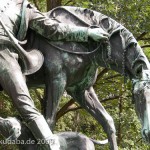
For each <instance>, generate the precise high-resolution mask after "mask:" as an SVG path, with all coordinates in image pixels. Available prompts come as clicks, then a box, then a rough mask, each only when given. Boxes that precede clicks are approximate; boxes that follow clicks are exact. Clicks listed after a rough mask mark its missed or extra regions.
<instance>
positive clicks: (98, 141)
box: [90, 138, 108, 145]
mask: <svg viewBox="0 0 150 150" xmlns="http://www.w3.org/2000/svg"><path fill="white" fill-rule="evenodd" d="M90 140H91V141H92V142H93V143H94V144H98V145H105V144H107V143H108V139H106V140H102V141H101V140H94V139H91V138H90Z"/></svg>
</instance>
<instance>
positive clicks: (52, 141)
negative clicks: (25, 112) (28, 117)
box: [27, 116, 60, 150]
mask: <svg viewBox="0 0 150 150" xmlns="http://www.w3.org/2000/svg"><path fill="white" fill-rule="evenodd" d="M27 126H28V128H29V129H30V131H31V132H32V134H33V135H34V137H35V138H36V140H37V142H38V150H60V144H59V138H58V136H56V135H54V134H53V133H52V132H51V130H50V128H49V126H48V124H47V122H46V121H45V119H44V117H43V116H40V117H38V118H36V119H34V120H32V121H31V122H29V123H28V124H27Z"/></svg>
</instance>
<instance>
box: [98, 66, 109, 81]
mask: <svg viewBox="0 0 150 150" xmlns="http://www.w3.org/2000/svg"><path fill="white" fill-rule="evenodd" d="M108 70H109V69H107V68H105V69H103V70H102V71H101V72H100V73H99V74H98V76H97V81H98V80H99V79H101V78H102V76H103V75H104V74H105V73H106V72H108Z"/></svg>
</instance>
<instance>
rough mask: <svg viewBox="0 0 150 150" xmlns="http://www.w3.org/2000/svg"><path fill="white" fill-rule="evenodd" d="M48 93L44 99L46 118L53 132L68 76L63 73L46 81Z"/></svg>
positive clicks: (46, 92)
mask: <svg viewBox="0 0 150 150" xmlns="http://www.w3.org/2000/svg"><path fill="white" fill-rule="evenodd" d="M46 82H47V83H46V91H45V99H44V107H43V108H44V117H45V118H46V120H47V122H48V124H49V126H50V127H51V130H53V127H54V126H55V120H56V113H57V108H58V104H59V100H60V98H61V96H62V95H63V93H64V90H65V86H66V76H65V74H63V73H60V74H57V75H55V76H53V77H50V78H49V79H47V80H46Z"/></svg>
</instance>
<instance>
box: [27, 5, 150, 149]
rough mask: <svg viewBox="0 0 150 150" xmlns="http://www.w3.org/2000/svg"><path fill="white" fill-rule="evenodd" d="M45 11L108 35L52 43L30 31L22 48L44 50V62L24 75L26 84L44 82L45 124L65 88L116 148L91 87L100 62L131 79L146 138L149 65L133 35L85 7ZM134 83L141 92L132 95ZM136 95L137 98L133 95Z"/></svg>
mask: <svg viewBox="0 0 150 150" xmlns="http://www.w3.org/2000/svg"><path fill="white" fill-rule="evenodd" d="M46 15H47V16H48V17H50V18H52V19H55V20H57V21H58V22H65V23H68V24H72V25H76V26H86V27H87V26H88V27H89V28H90V27H91V28H97V27H99V28H102V29H103V30H104V31H106V32H107V33H108V34H109V41H108V42H101V43H96V42H93V41H92V40H89V43H76V42H65V41H57V42H56V41H47V40H46V39H44V38H43V37H41V36H40V35H37V34H36V33H34V32H33V31H32V30H30V32H29V34H28V37H27V39H28V43H27V45H26V46H25V48H26V49H30V48H35V49H38V50H40V51H41V52H42V54H43V55H44V64H43V66H42V68H41V69H40V70H39V71H37V72H36V73H34V74H32V75H29V76H26V80H27V84H28V85H29V87H43V86H44V87H45V101H44V115H45V118H46V120H47V122H48V123H49V125H50V127H52V128H53V126H54V124H55V117H56V112H57V107H58V104H59V100H60V98H61V96H62V95H63V93H64V91H65V90H66V91H67V93H68V94H69V95H71V96H72V97H73V98H74V100H76V102H78V103H79V104H80V105H81V106H82V107H83V108H84V109H86V110H87V111H88V112H89V113H90V114H91V115H92V116H93V117H94V118H95V119H96V120H97V121H98V122H99V123H100V124H101V125H102V127H103V129H104V131H105V132H106V133H107V136H108V140H109V143H110V149H111V150H117V149H118V148H117V142H116V131H115V125H114V122H113V119H112V117H111V116H110V115H109V114H108V113H107V111H106V110H105V109H104V107H103V106H102V104H101V103H100V101H99V100H98V97H97V95H96V93H95V91H94V89H93V84H94V83H95V81H96V76H97V69H98V67H99V66H101V67H106V68H109V69H112V70H115V71H117V72H119V73H120V74H122V75H124V76H126V77H128V78H129V79H130V80H132V81H133V95H134V98H135V104H136V106H137V107H136V108H137V109H136V110H137V113H138V114H139V116H140V117H141V118H142V120H144V121H142V126H143V137H144V138H145V140H146V141H149V136H150V129H149V128H150V122H149V119H150V117H149V114H148V113H147V112H145V110H147V111H150V109H149V103H148V102H149V94H150V90H149V86H148V84H149V83H150V82H149V78H148V76H150V65H149V62H148V59H147V58H146V56H145V54H144V53H143V51H142V49H141V47H140V46H139V45H138V43H137V41H136V40H135V38H134V37H133V35H132V34H131V33H130V32H129V31H128V30H127V29H126V28H125V27H124V26H122V25H120V24H119V23H117V22H116V21H115V20H113V19H111V18H109V17H107V16H105V15H103V14H101V13H98V12H96V11H92V10H89V9H84V8H78V7H58V8H55V9H53V10H52V11H50V12H48V13H47V14H46ZM147 70H148V71H147ZM143 82H144V84H143ZM140 84H142V86H140ZM145 84H146V85H145ZM143 85H144V86H143ZM139 86H140V87H141V88H140V89H141V90H142V91H143V92H142V93H140V94H142V96H141V97H138V98H137V99H136V95H137V93H138V90H139V89H138V87H139ZM143 87H144V88H143ZM145 92H146V94H145ZM143 97H144V98H145V99H146V102H145V101H144V102H143V103H142V104H143V105H144V106H145V103H146V106H145V107H144V109H141V107H142V106H141V105H139V103H140V102H141V101H142V98H143ZM139 98H141V99H140V100H138V99H139ZM144 98H143V99H144ZM145 99H144V100H145ZM143 113H144V115H143ZM141 114H142V115H141ZM145 124H146V125H145Z"/></svg>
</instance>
